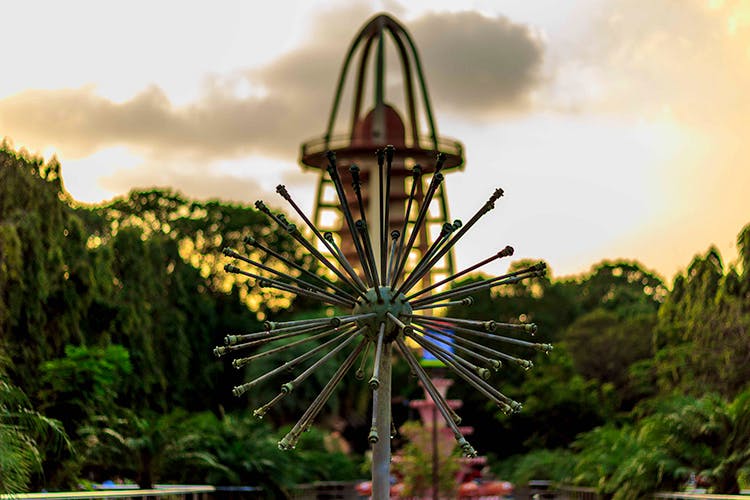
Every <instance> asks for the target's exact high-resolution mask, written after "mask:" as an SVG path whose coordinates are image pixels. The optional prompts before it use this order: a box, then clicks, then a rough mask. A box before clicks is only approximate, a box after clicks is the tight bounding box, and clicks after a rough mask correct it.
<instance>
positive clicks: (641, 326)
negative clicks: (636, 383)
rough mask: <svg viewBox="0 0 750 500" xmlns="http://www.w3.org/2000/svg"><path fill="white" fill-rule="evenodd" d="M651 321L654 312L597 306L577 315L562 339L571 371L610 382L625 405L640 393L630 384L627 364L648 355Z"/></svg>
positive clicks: (627, 405)
mask: <svg viewBox="0 0 750 500" xmlns="http://www.w3.org/2000/svg"><path fill="white" fill-rule="evenodd" d="M626 310H630V308H626ZM655 324H656V313H655V312H640V313H638V314H636V315H625V316H624V317H622V316H620V314H618V312H615V311H611V310H607V309H603V308H597V309H594V310H593V311H591V312H589V313H586V314H583V315H581V316H579V317H578V318H577V319H576V320H575V321H574V322H573V324H572V325H570V327H568V329H567V331H566V332H565V335H564V337H563V339H564V344H565V346H566V347H567V351H568V352H569V353H570V356H571V358H572V360H573V366H574V367H575V371H576V372H577V373H580V374H581V375H583V376H584V377H586V378H589V379H596V380H598V381H599V382H602V383H608V384H612V385H613V387H614V389H615V390H616V391H617V395H618V396H619V398H620V400H621V406H625V407H629V406H632V404H633V403H634V402H635V401H637V399H638V398H639V396H641V395H642V394H641V391H642V390H639V388H637V387H631V385H632V384H633V383H632V382H631V373H630V367H631V366H633V364H634V363H636V362H638V361H640V360H643V359H647V358H650V357H651V356H652V343H651V339H652V337H653V329H654V326H655Z"/></svg>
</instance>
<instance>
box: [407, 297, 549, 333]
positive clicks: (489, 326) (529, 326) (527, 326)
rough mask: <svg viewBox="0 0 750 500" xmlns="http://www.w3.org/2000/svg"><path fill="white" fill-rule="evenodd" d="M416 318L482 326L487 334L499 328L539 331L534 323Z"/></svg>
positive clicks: (437, 317) (530, 331) (419, 316)
mask: <svg viewBox="0 0 750 500" xmlns="http://www.w3.org/2000/svg"><path fill="white" fill-rule="evenodd" d="M468 298H471V297H468ZM462 300H466V299H462ZM433 307H434V306H433ZM415 317H418V318H422V319H424V320H427V321H433V322H437V323H439V322H441V321H445V322H448V323H455V324H458V325H469V326H480V327H482V328H483V329H484V330H485V331H487V332H494V331H495V330H497V328H498V327H500V328H508V329H512V330H523V331H525V332H527V333H532V334H533V333H536V331H537V327H536V324H534V323H499V322H497V321H494V320H489V321H479V320H475V319H464V318H451V317H448V316H428V315H422V314H420V315H418V316H415ZM491 337H492V338H497V336H495V335H492V336H491Z"/></svg>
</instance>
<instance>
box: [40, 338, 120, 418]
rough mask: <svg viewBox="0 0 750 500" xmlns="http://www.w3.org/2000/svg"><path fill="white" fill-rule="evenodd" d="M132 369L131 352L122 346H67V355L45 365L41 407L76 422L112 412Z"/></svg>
mask: <svg viewBox="0 0 750 500" xmlns="http://www.w3.org/2000/svg"><path fill="white" fill-rule="evenodd" d="M132 372H133V367H132V365H131V363H130V354H129V353H128V351H127V350H126V349H125V348H124V347H122V346H120V345H116V344H111V345H108V346H106V347H84V346H72V345H68V346H65V357H64V358H58V359H53V360H50V361H45V362H44V363H43V364H42V368H41V373H42V390H41V392H40V399H41V400H42V401H43V402H44V403H43V406H42V408H43V409H44V410H45V412H46V413H48V414H51V415H54V416H56V417H57V418H65V420H66V421H67V422H69V423H70V424H73V425H81V424H83V423H84V422H85V421H86V420H87V419H89V418H91V417H94V416H97V415H113V414H115V413H116V412H117V411H118V408H117V406H116V400H117V397H118V395H119V394H120V393H121V392H122V391H123V389H124V387H125V386H126V385H127V381H128V376H129V375H130V374H132ZM73 430H75V429H73Z"/></svg>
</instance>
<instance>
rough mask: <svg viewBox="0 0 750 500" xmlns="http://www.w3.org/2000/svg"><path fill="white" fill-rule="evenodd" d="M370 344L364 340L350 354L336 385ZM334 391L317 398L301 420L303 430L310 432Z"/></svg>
mask: <svg viewBox="0 0 750 500" xmlns="http://www.w3.org/2000/svg"><path fill="white" fill-rule="evenodd" d="M367 328H368V327H362V329H361V330H360V331H364V330H366V329H367ZM369 343H370V342H369V340H368V339H367V338H363V339H362V341H361V342H360V343H359V344H358V345H357V347H355V349H354V351H352V352H350V353H349V355H348V356H347V358H346V361H345V362H344V363H345V364H346V363H349V364H348V368H347V369H346V370H345V371H343V372H341V373H340V374H339V378H338V381H337V382H336V384H338V383H339V382H341V379H342V378H343V377H344V375H345V374H346V372H347V371H348V370H349V368H351V366H352V365H353V364H354V362H355V361H356V359H357V357H358V356H359V354H360V353H361V352H362V350H363V348H364V347H365V346H366V345H367V344H369ZM350 357H351V362H349V359H350ZM334 376H335V374H334ZM334 389H335V385H334V386H331V387H330V388H329V392H328V393H327V394H326V396H325V397H324V398H320V399H318V398H316V399H315V400H314V401H313V402H312V404H311V405H310V408H308V410H309V413H308V412H306V413H307V416H305V415H303V416H302V418H301V419H300V420H299V423H300V429H301V430H308V428H309V426H310V425H311V424H312V421H313V420H314V419H315V417H317V415H318V413H320V411H321V410H322V409H323V407H324V406H325V404H326V403H327V402H328V398H330V397H331V394H332V393H333V391H334Z"/></svg>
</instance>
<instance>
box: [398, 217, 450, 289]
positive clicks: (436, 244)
mask: <svg viewBox="0 0 750 500" xmlns="http://www.w3.org/2000/svg"><path fill="white" fill-rule="evenodd" d="M452 232H453V224H451V223H449V222H446V223H445V224H443V227H442V228H440V234H439V235H438V237H437V238H435V241H433V242H432V244H431V245H430V247H429V248H428V249H427V251H426V252H425V253H424V255H423V256H422V258H420V259H419V260H418V261H417V263H416V265H415V266H414V270H413V271H412V273H411V275H410V276H409V277H408V278H406V279H405V280H404V282H403V283H402V284H401V286H400V287H399V288H398V290H397V292H396V295H398V294H399V293H401V292H402V291H408V290H409V289H410V288H411V287H412V286H413V285H412V283H416V282H417V281H419V277H421V274H419V273H420V272H421V270H422V266H424V264H425V263H426V262H427V261H428V260H429V259H430V258H432V256H433V255H434V253H435V252H436V251H437V249H438V248H440V245H441V243H443V242H444V241H445V239H446V238H447V237H448V236H449V235H450V234H451V233H452ZM415 276H418V278H416V281H415V278H414V277H415Z"/></svg>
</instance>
